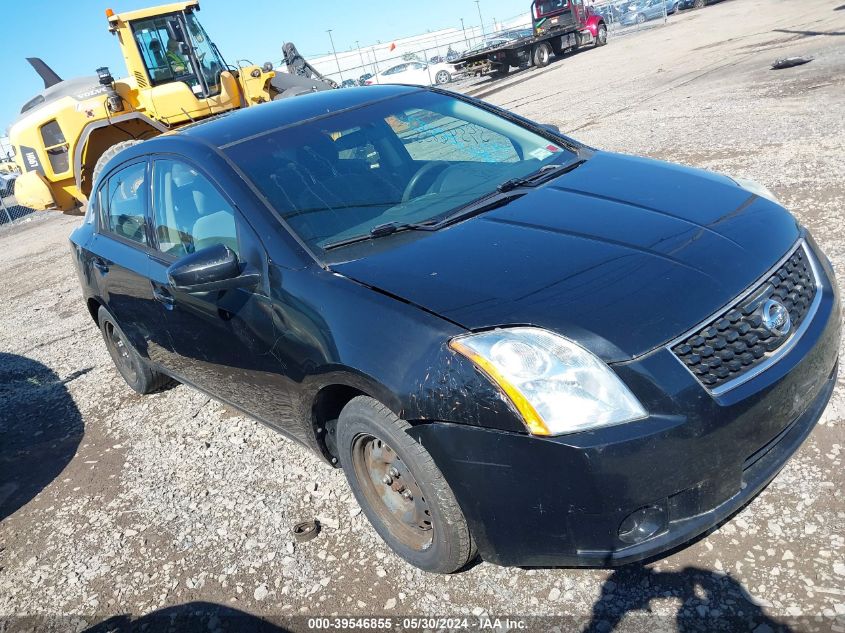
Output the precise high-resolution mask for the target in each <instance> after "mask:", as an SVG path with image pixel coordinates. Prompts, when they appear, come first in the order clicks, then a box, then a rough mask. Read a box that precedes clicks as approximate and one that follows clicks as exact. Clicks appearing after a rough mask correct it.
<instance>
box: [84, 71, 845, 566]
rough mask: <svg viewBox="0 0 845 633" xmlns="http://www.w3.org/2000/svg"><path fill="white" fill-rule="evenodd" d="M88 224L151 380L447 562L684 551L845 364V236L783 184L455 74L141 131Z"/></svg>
mask: <svg viewBox="0 0 845 633" xmlns="http://www.w3.org/2000/svg"><path fill="white" fill-rule="evenodd" d="M70 242H71V250H72V261H73V263H74V265H75V266H76V268H77V272H78V277H79V281H80V285H81V289H82V296H81V305H83V306H85V309H86V310H87V311H88V312H89V313H90V315H91V318H92V319H93V320H94V322H95V323H96V324H97V326H98V327H99V328H100V331H101V333H102V336H103V340H104V343H105V346H106V348H107V350H108V352H109V354H110V355H111V358H112V360H113V362H114V364H115V367H116V368H117V370H118V372H119V373H120V375H121V376H122V377H123V378H124V379H125V381H126V382H127V384H128V385H129V386H130V387H131V388H132V389H134V390H135V391H137V392H139V393H151V392H153V391H156V390H158V389H162V388H165V387H166V386H167V385H168V384H170V382H171V380H173V379H175V380H178V381H179V382H183V383H185V384H186V385H189V386H191V387H194V388H198V389H200V390H202V391H204V392H205V393H207V394H209V396H211V397H214V398H216V399H218V400H220V401H222V402H224V403H226V404H227V405H229V406H231V407H233V408H236V409H238V410H240V411H242V412H244V413H245V414H247V415H250V416H252V417H254V418H257V419H259V420H262V421H263V422H264V423H265V424H267V425H268V426H270V427H271V428H275V429H277V430H278V431H280V432H281V433H283V434H285V435H287V436H288V437H290V438H291V439H293V440H296V441H298V442H300V443H302V444H303V445H304V446H306V447H308V448H309V449H310V450H312V451H313V452H314V454H315V455H316V456H317V457H318V458H321V459H323V460H324V461H325V462H326V463H327V464H331V465H335V466H340V467H341V468H342V469H343V472H344V474H345V476H346V478H347V481H348V482H349V486H350V488H351V490H352V492H353V494H354V495H355V498H356V499H357V501H358V503H359V504H360V506H361V508H362V509H363V511H364V514H365V515H366V517H367V519H368V520H369V521H370V523H371V524H372V525H373V527H374V529H375V530H376V532H377V533H378V534H379V535H380V536H381V537H382V538H383V539H384V541H385V542H386V543H387V544H388V545H389V546H390V547H391V548H392V549H393V550H394V551H395V552H396V553H397V554H398V555H399V556H401V557H403V558H404V559H405V560H407V561H408V562H410V563H411V564H413V565H416V566H417V567H419V568H421V569H424V570H427V571H433V572H443V573H447V572H453V571H456V570H458V569H461V568H463V567H464V566H465V565H466V564H467V562H468V561H470V560H471V559H472V558H473V557H474V556H475V553H476V548H477V550H478V552H479V553H480V555H481V557H482V558H483V559H484V560H487V561H489V562H493V563H498V564H501V565H520V566H544V567H556V566H573V565H574V566H615V565H621V564H624V563H628V562H634V561H640V560H643V559H648V558H652V557H654V556H656V555H659V554H661V553H664V552H667V551H671V550H674V549H676V548H678V547H679V546H680V545H682V544H684V543H687V542H689V541H690V540H691V539H693V538H695V537H697V536H698V535H700V534H702V533H705V532H707V531H709V530H710V529H711V528H713V527H714V526H716V525H719V524H720V523H722V522H724V521H726V520H728V519H729V518H730V517H731V516H732V515H734V514H735V513H736V512H738V511H739V509H740V508H742V507H743V506H744V505H745V504H746V503H748V502H749V501H750V500H751V499H752V498H754V496H756V495H757V494H758V493H759V492H760V491H761V490H763V489H764V488H765V487H766V486H767V485H768V483H769V482H770V481H771V480H772V479H773V478H774V477H775V476H776V475H777V473H778V472H779V471H780V469H781V468H783V466H784V465H785V464H786V463H787V462H788V461H789V459H790V457H791V456H792V455H793V454H794V453H795V451H796V450H798V448H799V447H800V446H801V444H802V443H803V442H804V440H805V439H806V438H807V436H808V435H809V434H810V432H811V431H812V430H813V427H814V426H815V425H816V423H817V421H818V420H819V418H820V417H821V415H822V413H823V411H824V410H825V407H826V406H827V404H828V402H829V400H830V398H831V395H832V393H833V388H834V386H835V384H836V378H837V367H838V357H839V348H840V337H841V328H842V318H841V310H840V296H839V285H838V284H837V282H836V279H835V277H834V272H833V268H832V265H831V262H830V261H829V260H828V258H827V257H826V256H825V254H824V252H823V251H822V250H821V249H820V248H819V246H818V245H817V244H816V242H815V241H814V239H813V237H812V236H811V235H810V233H809V232H808V231H807V230H806V229H805V228H804V227H803V226H801V224H800V223H799V222H798V221H797V220H796V218H795V217H793V216H792V215H791V214H790V213H789V212H788V211H787V210H786V209H785V208H784V207H782V206H781V205H780V204H779V203H778V202H777V201H776V200H775V198H774V196H773V194H772V193H771V192H769V191H768V190H766V189H765V187H762V186H761V185H758V184H755V183H753V182H749V181H745V180H741V179H734V178H730V177H728V176H724V175H719V174H716V173H713V172H708V171H701V170H697V169H691V168H688V167H684V166H681V165H673V164H670V163H665V162H660V161H654V160H649V159H646V158H638V157H635V156H630V155H620V154H614V153H611V152H605V151H600V150H596V149H592V148H590V147H587V146H585V145H582V144H581V143H579V142H577V141H575V140H573V139H571V138H568V137H566V136H563V135H561V134H560V133H558V132H555V131H554V130H551V129H549V128H548V127H546V126H543V125H541V124H538V123H534V122H531V121H528V120H526V119H524V118H522V117H518V116H514V115H511V114H509V113H507V112H505V111H503V110H501V109H499V108H496V107H494V106H491V105H489V104H485V103H483V102H480V101H476V100H473V99H471V98H469V97H466V96H463V95H454V94H450V93H448V92H446V91H443V90H437V89H430V88H419V87H414V86H376V87H373V88H371V89H367V90H363V89H362V90H330V91H324V92H317V93H313V94H307V95H303V96H300V97H297V98H296V99H286V100H281V101H274V102H272V103H268V104H265V105H262V106H261V107H260V108H249V109H245V110H241V111H237V112H234V113H232V114H230V115H228V116H223V117H217V118H213V119H211V120H208V121H207V122H201V123H199V124H197V125H193V126H186V127H184V128H182V129H180V130H177V131H175V132H172V133H170V134H164V135H161V136H158V137H155V138H153V139H150V140H146V141H144V142H143V143H139V144H136V145H133V146H131V147H129V148H126V149H124V150H123V151H121V152H119V153H117V154H116V155H115V156H114V157H113V158H112V159H111V160H109V161H108V162H107V163H106V164H105V166H104V168H103V170H102V173H101V175H100V176H99V177H98V178H97V179H96V181H95V182H94V183H93V191H92V195H91V198H90V203H89V205H88V209H87V213H86V216H85V218H84V220H83V222H82V224H81V225H80V226H79V227H78V228H76V230H75V231H74V232H73V234H72V235H71V236H70ZM98 379H100V380H107V378H106V376H105V375H101V376H98ZM180 397H181V398H183V399H184V398H185V397H187V394H182V395H181V396H180ZM155 415H156V414H155V413H153V409H152V407H151V408H150V413H149V415H148V419H145V420H139V421H138V423H144V424H150V425H155V423H156V419H155ZM208 439H209V440H210V441H212V438H208ZM215 441H222V440H220V439H218V440H215ZM279 448H280V449H281V450H285V449H289V448H290V447H287V446H280V447H279ZM279 459H282V460H284V459H285V457H284V456H280V457H279ZM256 468H258V469H259V470H260V469H261V465H260V464H256ZM224 469H225V466H224ZM289 493H290V494H295V491H294V490H291V491H289ZM191 500H192V499H191V498H190V495H188V496H186V497H185V498H182V499H179V498H178V493H177V497H175V498H174V503H181V504H184V505H185V506H186V507H187V505H188V504H189V503H190V502H191ZM795 502H796V500H795V499H794V498H793V496H791V495H786V496H785V497H784V504H785V505H786V506H789V504H792V503H795ZM211 503H214V500H213V498H212V499H211ZM267 503H269V504H273V503H276V501H275V500H274V499H273V498H268V500H267ZM236 536H237V535H236ZM765 538H766V536H765V535H758V537H757V540H759V541H763V542H761V546H762V547H763V548H765V547H766V543H765V542H764V541H765ZM276 546H278V544H276ZM717 546H718V545H717ZM726 547H727V545H726ZM514 578H516V576H514Z"/></svg>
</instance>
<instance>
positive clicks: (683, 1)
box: [678, 0, 721, 9]
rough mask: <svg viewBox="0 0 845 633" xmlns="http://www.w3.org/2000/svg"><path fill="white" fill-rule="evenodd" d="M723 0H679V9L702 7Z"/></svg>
mask: <svg viewBox="0 0 845 633" xmlns="http://www.w3.org/2000/svg"><path fill="white" fill-rule="evenodd" d="M717 2H721V0H679V2H678V8H679V9H701V8H703V7H706V6H707V5H710V4H716V3H717Z"/></svg>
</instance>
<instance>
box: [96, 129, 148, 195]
mask: <svg viewBox="0 0 845 633" xmlns="http://www.w3.org/2000/svg"><path fill="white" fill-rule="evenodd" d="M142 142H143V141H136V140H132V141H121V142H120V143H115V144H114V145H112V146H111V147H109V148H108V149H107V150H106V151H105V152H103V154H102V156H100V157H99V158H98V159H97V163H96V164H95V165H94V172H93V173H92V174H91V187H92V191H93V186H94V183H95V182H97V178H99V177H100V174H101V173H102V171H103V168H104V167H105V166H106V163H108V162H109V161H110V160H111V159H112V158H114V157H115V156H117V155H118V154H119V153H120V152H122V151H123V150H125V149H126V148H127V147H132V146H133V145H137V144H138V143H142Z"/></svg>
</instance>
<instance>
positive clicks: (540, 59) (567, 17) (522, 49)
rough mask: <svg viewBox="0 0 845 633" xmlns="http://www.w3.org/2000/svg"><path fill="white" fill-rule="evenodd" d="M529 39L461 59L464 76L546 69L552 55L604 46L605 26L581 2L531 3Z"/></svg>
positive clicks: (536, 0)
mask: <svg viewBox="0 0 845 633" xmlns="http://www.w3.org/2000/svg"><path fill="white" fill-rule="evenodd" d="M531 22H532V27H533V28H532V31H533V33H532V35H531V36H529V37H523V38H520V39H517V40H513V41H510V42H505V43H504V44H500V45H498V46H491V47H489V48H483V49H481V50H477V51H473V52H472V53H471V54H468V55H464V56H463V57H461V58H460V59H458V60H457V62H456V63H462V64H463V70H464V72H466V73H467V74H488V73H489V74H492V75H493V76H496V77H503V76H505V75H507V74H508V73H509V72H510V69H511V67H517V68H526V67H528V66H536V67H538V68H542V67H544V66H547V65H548V64H549V63H550V62H551V59H552V55H554V56H561V55H563V54H564V53H565V52H567V51H570V50H575V49H578V48H580V47H582V46H588V45H590V44H592V45H593V46H604V45H605V44H606V43H607V25H606V24H605V21H604V18H603V17H602V16H601V15H599V14H598V13H596V12H595V11H593V9H592V7H588V6H586V5H585V4H584V0H534V2H532V3H531Z"/></svg>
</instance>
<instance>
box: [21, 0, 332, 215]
mask: <svg viewBox="0 0 845 633" xmlns="http://www.w3.org/2000/svg"><path fill="white" fill-rule="evenodd" d="M199 8H200V7H199V2H198V0H185V1H182V2H175V3H172V4H166V5H161V6H157V7H153V8H150V9H142V10H138V11H128V12H125V13H114V12H112V11H111V9H108V10H106V17H107V20H108V27H109V30H110V31H111V32H112V33H113V34H114V35H115V36H116V37H117V39H118V42H119V44H120V48H121V51H122V53H123V58H124V60H125V62H126V69H127V71H128V76H127V77H126V78H124V79H117V80H116V79H114V78H113V77H112V75H111V72H110V71H109V69H108V68H106V67H101V68H98V69H97V75H96V76H92V77H81V78H76V79H68V80H62V79H61V78H60V77H59V76H58V75H56V73H55V72H53V70H52V69H50V67H49V66H47V64H45V63H44V62H43V61H42V60H40V59H37V58H29V59H28V61H29V62H30V64H31V65H32V66H33V68H34V69H35V70H36V72H38V74H39V75H40V76H41V78H42V79H43V80H44V90H43V92H41V93H39V94H38V95H36V96H35V97H34V98H32V99H30V100H29V101H28V102H27V103H26V104H24V106H23V108H22V109H21V114H20V116H19V117H18V119H17V120H16V121H15V122H14V123H13V124H12V126H11V127H10V128H9V139H10V141H11V144H12V148H13V151H14V153H15V161H16V162H17V164H18V166H19V167H20V170H21V175H20V177H19V178H18V179H17V183H16V187H15V195H16V197H17V201H18V203H19V204H23V205H26V206H28V207H31V208H33V209H38V210H41V209H60V210H71V209H73V208H75V207H76V206H78V205H80V204H81V203H83V202H84V201H85V200H86V199H87V196H88V194H89V193H90V192H91V186H92V184H93V182H94V179H95V177H96V175H97V172H98V171H99V170H98V164H99V166H100V167H102V165H103V164H105V162H106V161H107V159H108V158H110V157H111V156H112V155H114V154H115V153H116V152H117V151H119V150H120V149H121V148H122V147H123V146H125V144H127V143H136V142H140V141H143V140H145V139H148V138H151V137H153V136H156V135H158V134H161V133H162V132H166V131H167V130H172V129H174V128H176V127H179V126H181V125H184V124H186V123H191V122H194V121H199V120H202V119H205V118H207V117H211V116H214V115H217V114H220V113H223V112H227V111H229V110H235V109H238V108H244V107H248V106H254V105H258V104H261V103H264V102H266V101H270V100H274V99H279V98H285V97H290V96H296V95H298V94H303V93H305V92H311V91H316V90H326V89H329V88H336V87H337V84H335V83H334V82H333V81H331V80H329V79H327V78H325V77H323V76H321V75H320V74H319V73H318V72H317V71H316V70H315V69H314V68H313V67H311V66H310V65H309V64H308V63H307V62H306V61H305V60H304V59H302V57H301V56H300V55H299V54H298V53H297V51H296V47H294V46H293V45H292V44H285V46H284V48H283V51H284V52H283V54H284V58H285V62H286V64H287V70H288V72H277V71H275V70H274V69H273V66H272V65H271V64H270V63H267V64H264V66H256V65H247V66H239V67H234V66H230V65H229V64H227V63H226V62H225V61H224V59H223V56H222V55H221V53H220V51H219V50H218V48H217V46H215V45H214V43H213V42H212V40H211V39H210V38H209V37H208V34H207V33H206V31H205V29H203V27H202V25H201V24H200V22H199V20H198V18H197V13H198V12H199Z"/></svg>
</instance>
